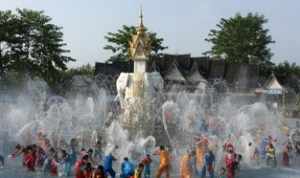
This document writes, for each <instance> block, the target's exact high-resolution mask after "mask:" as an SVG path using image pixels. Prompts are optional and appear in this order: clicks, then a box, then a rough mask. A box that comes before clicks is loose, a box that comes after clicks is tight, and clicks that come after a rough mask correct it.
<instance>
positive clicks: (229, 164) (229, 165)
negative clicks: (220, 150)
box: [224, 146, 236, 178]
mask: <svg viewBox="0 0 300 178" xmlns="http://www.w3.org/2000/svg"><path fill="white" fill-rule="evenodd" d="M235 160H236V158H235V153H234V152H233V146H229V147H227V154H226V155H225V159H224V161H225V165H226V170H227V178H234V164H235Z"/></svg>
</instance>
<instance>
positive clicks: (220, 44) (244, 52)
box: [205, 13, 274, 64]
mask: <svg viewBox="0 0 300 178" xmlns="http://www.w3.org/2000/svg"><path fill="white" fill-rule="evenodd" d="M265 23H267V19H265V17H264V16H262V15H258V14H252V13H249V14H248V15H247V16H245V17H244V16H241V15H240V14H237V15H235V16H234V17H231V18H229V19H224V18H222V19H221V21H220V23H219V24H217V29H213V30H210V33H209V34H208V38H207V39H205V40H206V41H208V42H210V43H212V48H211V50H210V51H208V52H207V54H210V55H212V56H215V57H220V58H224V59H226V60H228V61H230V62H237V63H247V64H248V63H252V64H268V63H269V62H270V59H271V57H272V53H271V50H270V48H269V47H268V45H269V44H271V43H274V41H273V40H272V37H271V36H270V35H269V34H268V32H269V30H268V29H266V28H264V24H265ZM269 64H270V63H269Z"/></svg>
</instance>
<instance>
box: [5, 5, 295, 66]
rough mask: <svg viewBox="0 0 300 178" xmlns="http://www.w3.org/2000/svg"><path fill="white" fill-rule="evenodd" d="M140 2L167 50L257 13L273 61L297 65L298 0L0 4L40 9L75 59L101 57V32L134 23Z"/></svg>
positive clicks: (203, 46) (190, 46)
mask: <svg viewBox="0 0 300 178" xmlns="http://www.w3.org/2000/svg"><path fill="white" fill-rule="evenodd" d="M140 4H143V9H144V19H145V20H144V23H145V25H146V26H147V27H148V28H149V29H150V30H151V31H155V32H157V33H158V34H159V36H161V37H163V38H164V39H165V44H166V45H167V46H168V47H169V49H168V50H167V51H166V52H168V53H190V54H191V55H192V56H200V55H201V54H202V53H203V52H204V51H207V50H208V49H209V47H210V46H209V44H208V43H207V42H205V41H204V38H206V37H207V34H208V33H209V30H210V29H212V28H215V25H216V24H217V23H218V22H219V20H220V18H222V17H225V18H226V17H230V16H233V15H235V14H236V13H238V12H240V13H241V14H247V13H248V12H254V13H255V12H258V13H260V14H263V15H265V17H266V18H268V19H269V22H268V24H267V25H266V27H267V28H269V29H270V34H271V35H272V37H273V40H275V41H276V43H275V44H272V45H271V46H270V47H271V48H272V51H273V53H274V56H273V59H272V60H273V61H275V62H278V61H283V60H288V61H290V62H296V63H298V64H300V12H299V11H300V1H299V0H0V9H1V10H7V9H16V8H30V9H35V10H43V11H45V14H47V15H48V16H50V17H52V18H53V23H55V24H57V25H59V26H62V27H63V32H64V39H65V41H66V42H67V44H68V46H67V48H68V49H70V50H71V54H70V55H71V56H72V57H74V58H76V59H77V62H75V63H73V64H71V66H78V65H81V64H86V63H90V64H93V63H94V62H96V61H104V60H106V59H107V58H108V57H109V56H110V55H111V53H110V52H107V51H104V50H103V49H102V48H103V46H104V45H105V40H104V35H105V34H106V33H107V32H113V31H116V30H117V29H118V28H120V27H121V26H122V25H123V24H126V25H137V23H138V15H139V7H140Z"/></svg>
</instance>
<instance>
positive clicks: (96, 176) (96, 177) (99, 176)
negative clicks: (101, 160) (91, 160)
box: [93, 165, 107, 178]
mask: <svg viewBox="0 0 300 178" xmlns="http://www.w3.org/2000/svg"><path fill="white" fill-rule="evenodd" d="M93 178H107V177H106V175H105V172H104V167H103V166H102V165H99V166H98V167H97V169H96V170H95V171H94V173H93Z"/></svg>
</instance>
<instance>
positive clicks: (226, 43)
mask: <svg viewBox="0 0 300 178" xmlns="http://www.w3.org/2000/svg"><path fill="white" fill-rule="evenodd" d="M267 22H268V20H267V19H266V18H265V17H264V16H263V15H260V14H253V13H249V14H247V15H246V16H242V15H241V14H236V15H235V16H233V17H230V18H227V19H225V18H222V19H221V20H220V22H219V23H218V24H217V25H216V28H215V29H212V30H210V32H209V33H208V37H207V38H206V39H205V40H206V41H207V42H208V43H210V44H211V46H212V47H211V49H210V50H209V51H207V52H204V53H203V54H204V55H207V56H210V57H211V58H212V59H214V58H216V59H224V60H227V61H229V62H232V63H246V64H256V65H259V68H260V75H262V76H265V77H267V76H268V75H270V74H271V72H274V73H275V75H276V76H277V77H278V79H279V80H280V81H281V82H283V83H284V82H285V81H286V80H287V79H289V78H290V77H291V76H296V77H300V67H299V66H298V65H296V64H295V63H289V62H287V61H284V62H282V63H279V64H275V63H274V62H272V61H271V58H272V55H273V53H272V51H271V49H270V45H271V44H273V43H275V41H274V40H273V39H272V37H271V35H270V34H269V29H267V28H266V27H265V25H266V23H267ZM147 31H148V30H147ZM135 33H136V28H135V27H134V26H126V25H123V26H122V28H121V29H119V30H117V31H116V32H109V33H108V34H107V35H106V36H105V37H104V38H105V39H106V41H107V44H106V45H105V46H104V49H105V50H109V51H111V52H112V56H111V57H110V58H109V59H108V62H112V63H113V62H117V61H127V60H128V59H129V58H128V48H129V44H128V41H129V40H130V39H131V36H132V34H135ZM148 33H149V37H150V39H151V43H152V53H151V54H152V55H160V54H162V53H163V51H164V50H165V49H167V46H166V45H164V39H163V38H162V37H159V35H158V34H157V33H155V32H151V31H148ZM69 52H70V51H69V50H68V49H66V43H65V42H64V41H63V33H62V28H61V27H59V26H57V25H55V24H53V23H52V19H51V17H49V16H47V15H45V13H44V12H43V11H35V10H30V9H17V10H16V11H10V10H7V11H1V10H0V77H1V80H3V79H4V78H5V77H6V76H8V74H9V73H10V76H13V77H12V78H18V77H22V76H23V75H24V74H26V75H30V76H38V77H40V78H42V79H44V80H45V81H46V82H47V83H48V84H49V86H55V85H56V84H58V83H60V82H62V81H63V80H64V79H66V78H70V77H71V76H72V75H75V74H86V75H91V76H92V75H93V74H94V68H93V67H91V66H89V65H86V66H83V67H79V68H78V69H68V66H67V64H68V63H70V62H74V61H75V59H74V58H72V57H70V56H69V55H68V53H69ZM11 73H13V75H11Z"/></svg>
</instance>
